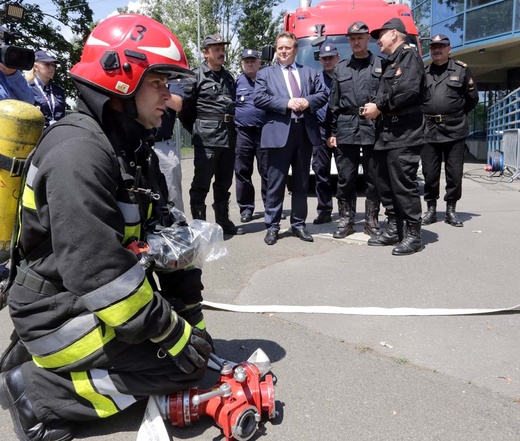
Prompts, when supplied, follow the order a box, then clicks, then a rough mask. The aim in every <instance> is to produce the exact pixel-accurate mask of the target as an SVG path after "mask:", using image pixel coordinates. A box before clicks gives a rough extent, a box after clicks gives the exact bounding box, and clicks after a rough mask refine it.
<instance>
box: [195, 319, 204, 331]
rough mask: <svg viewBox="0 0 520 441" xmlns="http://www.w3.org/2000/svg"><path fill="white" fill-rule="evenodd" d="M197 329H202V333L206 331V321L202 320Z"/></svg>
mask: <svg viewBox="0 0 520 441" xmlns="http://www.w3.org/2000/svg"><path fill="white" fill-rule="evenodd" d="M195 327H196V328H198V329H200V330H201V331H204V330H205V329H206V320H204V319H202V320H201V321H200V322H198V323H197V324H196V325H195Z"/></svg>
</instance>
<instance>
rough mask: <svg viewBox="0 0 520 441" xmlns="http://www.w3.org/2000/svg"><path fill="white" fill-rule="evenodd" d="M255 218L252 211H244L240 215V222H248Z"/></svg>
mask: <svg viewBox="0 0 520 441" xmlns="http://www.w3.org/2000/svg"><path fill="white" fill-rule="evenodd" d="M252 220H253V215H252V214H251V213H243V214H242V215H241V216H240V222H243V223H246V222H251V221H252Z"/></svg>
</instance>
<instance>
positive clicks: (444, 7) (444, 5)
mask: <svg viewBox="0 0 520 441" xmlns="http://www.w3.org/2000/svg"><path fill="white" fill-rule="evenodd" d="M463 11H464V0H433V4H432V18H433V22H436V21H441V20H445V19H447V18H450V17H453V16H454V15H457V14H458V13H460V12H463Z"/></svg>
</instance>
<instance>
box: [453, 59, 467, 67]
mask: <svg viewBox="0 0 520 441" xmlns="http://www.w3.org/2000/svg"><path fill="white" fill-rule="evenodd" d="M455 63H457V64H458V65H459V66H462V67H468V65H467V64H466V63H464V61H460V60H455Z"/></svg>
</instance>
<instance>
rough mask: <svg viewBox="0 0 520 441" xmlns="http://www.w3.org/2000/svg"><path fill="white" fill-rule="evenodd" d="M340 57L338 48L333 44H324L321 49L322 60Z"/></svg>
mask: <svg viewBox="0 0 520 441" xmlns="http://www.w3.org/2000/svg"><path fill="white" fill-rule="evenodd" d="M334 55H339V52H338V48H337V47H336V45H335V44H332V43H327V42H325V43H323V44H322V45H321V47H320V58H321V57H333V56H334Z"/></svg>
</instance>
